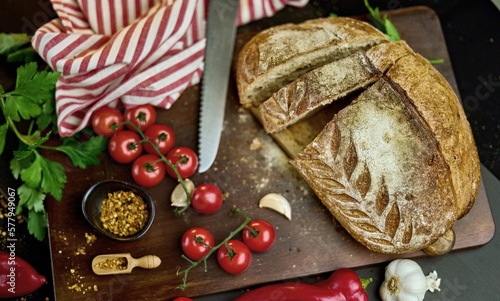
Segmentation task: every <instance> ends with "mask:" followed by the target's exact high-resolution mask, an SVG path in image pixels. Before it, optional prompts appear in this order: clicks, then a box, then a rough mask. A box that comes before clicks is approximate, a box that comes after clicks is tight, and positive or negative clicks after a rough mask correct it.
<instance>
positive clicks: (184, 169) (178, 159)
mask: <svg viewBox="0 0 500 301" xmlns="http://www.w3.org/2000/svg"><path fill="white" fill-rule="evenodd" d="M167 159H168V160H169V161H170V162H171V163H172V164H173V165H176V166H177V171H179V174H180V175H181V177H182V178H183V179H185V178H189V177H190V176H192V175H194V173H195V172H196V170H197V169H198V155H196V153H195V152H194V151H193V150H192V149H190V148H189V147H187V146H177V147H174V148H173V149H171V150H170V151H169V152H168V153H167ZM166 168H167V173H168V174H169V175H170V176H171V177H172V178H174V179H177V175H176V174H175V172H174V170H173V169H172V168H171V167H170V166H168V164H167V165H166Z"/></svg>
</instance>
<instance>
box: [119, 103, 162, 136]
mask: <svg viewBox="0 0 500 301" xmlns="http://www.w3.org/2000/svg"><path fill="white" fill-rule="evenodd" d="M125 119H126V120H129V121H130V122H132V123H133V124H134V125H135V126H137V127H139V128H140V129H141V131H145V130H146V129H147V128H148V127H150V126H151V125H153V124H154V123H155V121H156V109H155V108H154V107H153V106H152V105H150V104H144V105H138V106H136V107H133V108H129V109H126V110H125ZM127 128H128V129H130V130H133V129H134V128H133V127H131V126H130V125H127Z"/></svg>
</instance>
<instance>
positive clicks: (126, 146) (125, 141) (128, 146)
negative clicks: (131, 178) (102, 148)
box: [108, 130, 142, 164]
mask: <svg viewBox="0 0 500 301" xmlns="http://www.w3.org/2000/svg"><path fill="white" fill-rule="evenodd" d="M139 141H141V137H140V136H139V135H138V134H137V133H136V132H132V131H127V130H124V131H120V132H117V133H116V134H114V135H113V136H112V137H111V139H109V142H108V152H109V154H110V155H111V157H112V158H113V159H114V160H115V161H116V162H118V163H123V164H127V163H130V162H132V161H134V160H135V159H137V158H138V157H139V156H140V155H141V153H142V143H139Z"/></svg>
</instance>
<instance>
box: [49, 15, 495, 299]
mask: <svg viewBox="0 0 500 301" xmlns="http://www.w3.org/2000/svg"><path fill="white" fill-rule="evenodd" d="M391 17H392V19H393V21H394V23H395V24H396V26H397V27H398V29H399V30H400V33H401V35H402V37H403V38H405V39H406V40H407V42H408V43H409V44H410V45H411V46H412V47H413V48H414V49H415V50H416V51H418V52H420V53H421V54H422V55H423V56H425V57H427V58H443V59H444V60H445V63H444V64H441V65H438V66H436V67H437V68H438V70H439V71H440V72H441V73H442V74H443V75H444V76H445V77H446V78H447V79H448V80H449V82H450V83H451V85H452V86H453V87H454V88H455V90H457V89H456V82H455V79H454V76H453V72H452V68H451V64H450V62H449V57H448V53H447V49H446V44H445V41H444V39H443V36H442V33H441V28H440V24H439V20H438V18H437V16H436V15H435V14H434V12H433V11H431V10H429V9H426V8H421V7H417V8H410V9H403V10H398V11H395V12H394V13H393V14H392V16H391ZM245 40H246V37H245V36H240V38H239V39H238V41H237V44H238V45H237V46H239V47H241V45H242V43H244V41H245ZM237 48H238V47H237ZM198 101H199V89H198V87H197V86H196V87H191V88H189V89H188V90H186V91H185V92H184V93H183V94H182V96H181V98H180V99H179V100H178V101H177V102H176V103H175V105H174V106H173V107H172V108H171V109H169V110H162V111H159V112H158V120H159V121H161V122H163V123H166V124H168V125H170V126H171V127H172V128H173V129H174V131H175V132H176V134H177V145H186V146H190V147H192V148H194V149H196V148H197V142H196V141H197V118H198V117H197V116H198ZM302 133H303V131H302ZM310 135H314V133H313V130H311V132H310ZM312 137H313V136H312ZM295 138H296V139H297V141H299V142H298V143H304V141H303V139H311V137H310V136H308V137H306V136H302V135H299V136H297V137H295ZM277 140H279V139H277ZM290 141H292V142H293V141H294V140H293V139H292V140H290ZM300 141H302V142H300ZM280 143H282V144H283V141H282V142H280ZM286 143H290V142H286ZM287 145H288V144H287ZM291 147H292V146H290V145H288V146H286V148H287V149H290V148H291ZM47 155H49V154H47ZM51 156H52V159H54V160H56V161H59V162H61V163H62V164H64V166H65V168H66V173H67V175H68V183H67V184H66V187H65V190H64V197H63V200H62V201H61V202H56V201H54V200H52V199H49V200H48V202H47V203H48V216H49V233H50V246H51V254H52V265H53V271H54V286H55V293H56V300H61V301H65V300H171V299H173V297H175V296H179V295H185V296H197V295H206V294H211V293H215V292H220V291H226V290H232V289H237V288H242V287H248V286H252V285H256V284H261V283H266V282H272V281H278V280H282V279H287V278H295V277H302V276H307V275H313V274H318V273H323V272H329V271H333V270H335V269H337V268H340V267H352V268H355V267H360V266H366V265H371V264H376V263H381V262H386V261H389V260H392V259H394V258H396V257H397V256H393V255H383V254H377V253H373V252H370V251H368V250H367V249H365V248H364V247H362V246H361V245H360V244H358V243H357V242H356V241H354V240H353V239H352V238H351V237H350V236H349V235H348V234H347V233H346V232H345V230H343V229H342V227H340V226H339V225H338V224H337V223H336V222H335V221H334V220H333V218H332V216H331V215H330V214H329V213H328V211H327V210H326V209H325V208H324V207H323V206H322V205H321V203H320V202H319V200H318V199H317V198H316V196H315V195H314V193H313V192H312V191H311V190H310V189H309V187H308V186H307V184H306V183H305V182H304V181H303V180H302V179H301V178H300V176H299V175H298V173H297V172H296V171H295V170H294V169H293V168H292V167H291V166H290V164H289V163H288V160H289V157H288V155H287V153H285V152H284V151H283V150H282V148H281V147H280V146H279V145H278V143H276V140H274V139H273V138H272V137H270V136H268V135H267V134H266V133H265V132H264V130H263V129H262V127H261V126H260V124H259V123H258V122H257V120H256V119H255V118H254V117H253V115H252V114H251V113H250V112H248V111H247V110H244V109H242V108H241V107H240V105H239V103H238V98H237V93H236V87H235V83H234V79H231V83H230V91H229V96H228V103H227V107H226V119H225V122H224V131H223V134H222V138H221V147H220V150H219V153H218V156H217V159H216V162H215V164H214V165H213V166H212V168H211V169H210V170H209V171H208V172H206V173H204V174H197V175H195V176H193V177H192V180H193V181H194V182H195V183H197V184H200V183H203V182H211V183H216V184H218V185H219V186H220V187H221V188H222V189H223V190H225V191H227V192H228V193H229V196H228V199H227V202H226V203H225V204H224V205H223V207H222V209H221V210H220V211H219V212H218V213H216V214H214V215H211V216H202V215H199V214H197V213H195V212H194V211H192V210H188V211H187V212H186V213H185V214H184V215H183V216H182V217H174V216H173V215H172V208H171V207H170V193H171V191H172V189H173V188H174V186H175V185H176V181H175V180H174V179H170V178H169V179H166V180H164V182H163V183H162V184H161V185H159V186H157V187H154V188H152V189H150V192H151V193H152V195H153V196H154V197H155V199H156V206H157V215H156V219H155V221H154V223H153V226H152V227H151V229H150V231H149V232H148V233H147V234H146V235H145V236H144V237H143V238H141V239H140V240H138V241H135V242H116V241H112V240H110V239H108V238H106V237H104V236H102V235H100V234H99V233H97V232H96V231H94V230H93V229H92V228H91V227H90V226H89V224H87V222H86V221H85V219H84V217H83V215H82V212H81V199H82V196H83V194H84V193H85V191H86V190H87V189H88V188H89V187H90V186H91V185H92V184H93V183H95V182H97V181H99V180H104V179H121V180H125V181H132V180H131V177H130V175H129V174H130V172H129V169H130V166H129V165H120V164H117V163H114V162H113V161H112V160H111V159H110V158H109V156H107V155H106V154H105V155H103V156H102V164H101V165H100V166H96V167H92V168H89V169H87V170H80V169H75V168H74V167H71V165H70V163H69V162H68V160H67V159H66V158H64V157H62V156H59V155H51ZM270 192H275V193H280V194H282V195H284V196H285V197H286V198H287V199H288V200H289V201H290V204H291V206H292V221H289V220H287V219H286V218H285V217H283V216H281V215H279V214H277V213H275V212H273V211H271V210H268V209H261V208H258V202H259V199H260V198H261V197H262V196H264V195H265V194H267V193H270ZM233 205H235V206H237V207H239V208H240V209H242V210H243V211H245V212H246V213H247V214H248V215H250V216H252V217H254V218H261V219H265V220H268V221H270V222H271V223H272V224H273V225H274V226H275V227H276V231H277V241H276V244H275V246H274V247H273V249H271V250H270V251H268V252H265V253H259V254H257V253H255V254H254V255H253V263H252V265H251V267H250V269H249V270H247V271H246V272H245V273H244V274H242V275H239V276H233V275H229V274H227V273H225V272H223V271H222V270H221V269H220V268H219V267H218V265H217V263H216V260H215V258H209V260H208V261H207V271H206V272H204V270H203V267H202V266H199V267H197V268H195V269H194V270H192V271H191V272H190V273H189V277H188V281H189V286H188V288H187V289H186V290H185V291H184V292H182V291H180V290H178V289H176V287H177V286H178V285H179V284H181V281H182V278H181V276H178V275H176V272H177V271H178V270H179V269H183V268H186V267H188V266H189V264H188V262H186V261H184V260H183V259H182V258H181V249H180V245H179V242H180V238H181V236H182V234H183V232H184V231H185V230H187V229H188V228H190V227H192V226H203V227H206V228H208V229H209V230H211V231H212V232H213V234H214V236H215V239H216V240H217V241H221V240H223V239H224V238H225V237H226V236H227V235H228V233H229V232H230V231H232V230H233V229H235V228H236V227H237V226H238V225H239V224H240V223H241V222H242V219H241V218H240V217H238V216H231V215H230V214H229V213H228V212H229V208H230V207H231V206H233ZM494 228H495V227H494V224H493V219H492V216H491V211H490V207H489V204H488V199H487V196H486V193H485V189H484V186H483V185H481V188H480V192H479V196H478V199H477V201H476V204H475V206H474V207H473V209H472V210H471V212H470V213H469V214H468V215H467V216H466V217H465V218H463V219H462V220H460V221H458V222H457V223H456V225H455V228H454V229H455V232H456V234H457V241H456V245H455V250H459V249H466V248H470V247H476V246H480V245H483V244H486V243H487V242H488V241H490V239H491V238H492V236H493V233H494ZM89 234H93V235H95V236H96V238H97V240H96V241H95V242H89V241H88V240H87V236H88V235H89ZM107 253H131V255H132V256H133V257H135V258H138V257H141V256H144V255H148V254H151V255H157V256H159V257H160V258H161V260H162V263H161V265H160V266H159V267H158V268H156V269H154V270H142V269H134V271H133V272H132V273H131V274H128V275H114V276H97V275H94V274H93V272H92V270H91V261H92V258H93V257H94V256H96V255H99V254H107ZM418 256H425V254H424V253H422V252H418V253H414V254H407V255H404V256H399V257H418ZM445 256H453V254H449V255H445Z"/></svg>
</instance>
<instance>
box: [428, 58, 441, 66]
mask: <svg viewBox="0 0 500 301" xmlns="http://www.w3.org/2000/svg"><path fill="white" fill-rule="evenodd" d="M428 61H429V63H431V64H432V65H439V64H443V63H444V59H428Z"/></svg>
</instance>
